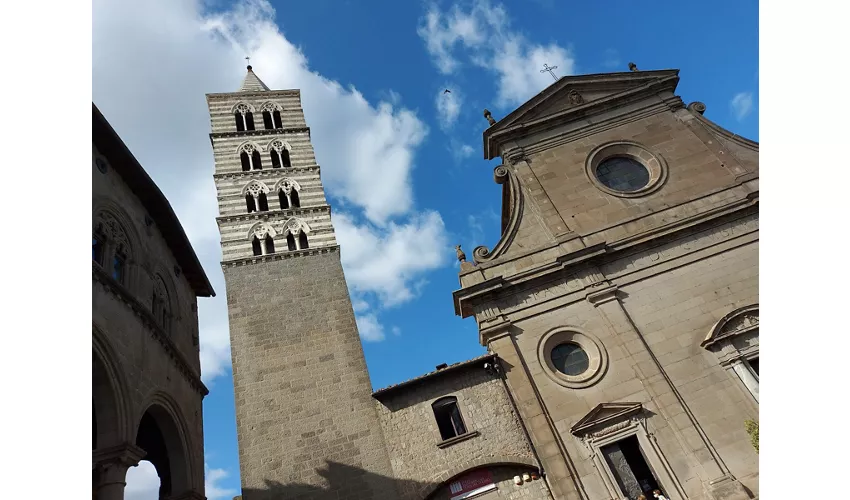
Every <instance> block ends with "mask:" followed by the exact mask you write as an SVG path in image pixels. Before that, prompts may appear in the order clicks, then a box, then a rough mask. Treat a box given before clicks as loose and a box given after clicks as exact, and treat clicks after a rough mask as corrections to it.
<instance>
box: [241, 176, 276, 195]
mask: <svg viewBox="0 0 850 500" xmlns="http://www.w3.org/2000/svg"><path fill="white" fill-rule="evenodd" d="M269 192H270V190H269V187H268V186H267V185H266V183H265V182H263V181H260V180H256V179H255V180H252V181H251V182H249V183H247V184H245V186H243V187H242V196H245V195H248V194H250V195H252V196H253V195H259V194H260V193H265V194H269Z"/></svg>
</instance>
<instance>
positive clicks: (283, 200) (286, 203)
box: [277, 189, 294, 210]
mask: <svg viewBox="0 0 850 500" xmlns="http://www.w3.org/2000/svg"><path fill="white" fill-rule="evenodd" d="M293 192H294V191H293ZM277 197H278V198H279V199H280V209H281V210H286V209H287V208H289V200H288V199H286V193H284V192H283V189H281V190H280V191H278V192H277Z"/></svg>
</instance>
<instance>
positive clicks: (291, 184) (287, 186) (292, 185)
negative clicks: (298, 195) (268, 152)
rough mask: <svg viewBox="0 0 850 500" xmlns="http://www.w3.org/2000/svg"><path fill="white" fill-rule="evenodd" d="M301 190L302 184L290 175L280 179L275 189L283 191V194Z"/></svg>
mask: <svg viewBox="0 0 850 500" xmlns="http://www.w3.org/2000/svg"><path fill="white" fill-rule="evenodd" d="M293 189H294V190H295V191H299V192H300V191H301V185H300V184H298V182H296V181H294V180H292V179H290V178H289V177H284V178H283V179H281V180H280V181H278V183H277V186H276V188H275V191H283V194H285V195H287V196H288V195H290V194H292V190H293Z"/></svg>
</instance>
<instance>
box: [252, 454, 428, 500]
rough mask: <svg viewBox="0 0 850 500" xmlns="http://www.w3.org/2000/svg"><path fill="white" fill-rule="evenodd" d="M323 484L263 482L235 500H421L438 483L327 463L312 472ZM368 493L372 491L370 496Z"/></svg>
mask: <svg viewBox="0 0 850 500" xmlns="http://www.w3.org/2000/svg"><path fill="white" fill-rule="evenodd" d="M316 472H317V473H318V474H319V475H320V476H321V477H322V478H324V480H325V483H326V484H325V485H323V486H318V485H312V484H301V483H289V484H283V483H279V482H276V481H266V484H265V487H264V488H245V489H243V490H242V495H241V497H235V500H348V499H351V500H392V499H404V498H424V495H427V494H429V493H430V492H432V491H434V490H435V489H436V488H437V487H438V486H439V484H437V483H425V482H419V481H412V480H403V479H395V478H392V477H387V476H382V475H379V474H374V473H371V472H368V471H365V470H363V469H360V468H358V467H353V466H350V465H345V464H341V463H337V462H327V464H326V467H324V468H321V469H317V471H316ZM370 492H374V493H372V494H370Z"/></svg>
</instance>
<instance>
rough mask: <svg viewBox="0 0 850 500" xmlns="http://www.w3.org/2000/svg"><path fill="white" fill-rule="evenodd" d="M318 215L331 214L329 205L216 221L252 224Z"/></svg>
mask: <svg viewBox="0 0 850 500" xmlns="http://www.w3.org/2000/svg"><path fill="white" fill-rule="evenodd" d="M316 213H328V214H330V213H331V206H330V205H328V204H324V205H317V206H312V207H299V208H287V209H286V210H266V211H264V212H251V213H250V214H238V215H222V216H219V217H216V218H215V220H216V221H217V222H219V223H221V222H250V221H261V220H262V221H267V220H271V219H274V218H275V217H276V216H285V217H294V216H297V215H309V214H316Z"/></svg>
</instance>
